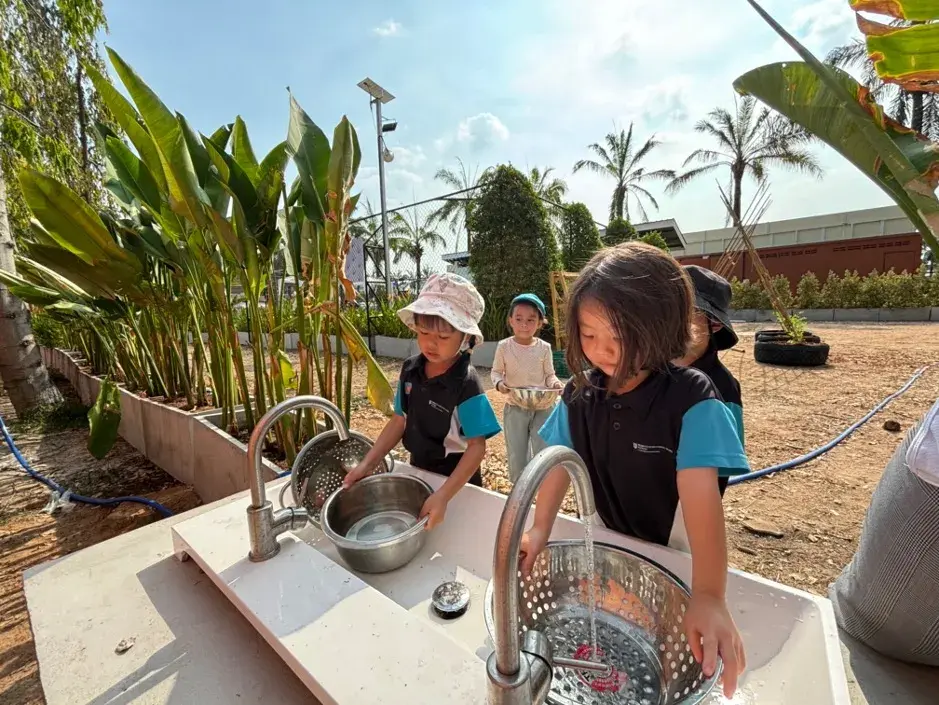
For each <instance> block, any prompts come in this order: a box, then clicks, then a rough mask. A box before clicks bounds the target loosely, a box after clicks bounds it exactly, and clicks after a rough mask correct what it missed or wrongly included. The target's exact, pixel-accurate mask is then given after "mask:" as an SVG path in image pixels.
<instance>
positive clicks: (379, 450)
mask: <svg viewBox="0 0 939 705" xmlns="http://www.w3.org/2000/svg"><path fill="white" fill-rule="evenodd" d="M405 424H407V419H406V418H405V417H404V416H399V415H398V414H395V415H394V416H392V417H391V418H390V419H388V423H386V424H385V427H384V428H383V429H382V431H381V433H380V434H379V436H378V438H377V439H376V440H375V444H374V445H373V446H372V448H371V450H369V451H368V453H366V454H365V457H364V458H362V462H360V463H359V464H358V465H356V466H355V468H354V469H353V470H351V471H350V472H349V473H347V474H346V477H345V479H344V480H343V481H342V486H343V487H350V486H351V485H354V484H355V483H356V482H358V481H359V480H361V479H362V478H363V477H365V476H366V475H368V474H369V473H370V472H372V470H374V469H375V466H376V465H378V463H379V462H381V459H382V458H384V457H385V456H386V455H388V453H389V452H390V451H391V449H392V448H394V447H395V446H396V445H398V443H399V442H400V441H401V439H402V438H403V437H404V427H405Z"/></svg>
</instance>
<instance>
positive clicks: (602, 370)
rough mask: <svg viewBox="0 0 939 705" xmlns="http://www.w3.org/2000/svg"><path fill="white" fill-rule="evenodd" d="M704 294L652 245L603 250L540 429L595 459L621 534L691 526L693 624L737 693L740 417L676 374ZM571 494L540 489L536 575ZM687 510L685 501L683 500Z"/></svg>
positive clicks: (692, 374) (554, 477) (698, 378)
mask: <svg viewBox="0 0 939 705" xmlns="http://www.w3.org/2000/svg"><path fill="white" fill-rule="evenodd" d="M693 302H694V296H693V293H692V290H691V286H690V284H689V281H688V277H687V275H686V274H685V273H684V272H683V271H682V269H681V267H680V266H679V265H678V263H677V262H675V260H674V259H672V258H671V257H670V256H668V255H667V254H665V253H664V252H662V251H661V250H659V249H657V248H655V247H652V246H651V245H646V244H643V243H635V242H632V243H626V244H623V245H619V246H617V247H614V248H609V249H606V250H602V251H600V252H599V253H597V254H596V255H595V256H594V257H593V259H591V260H590V262H589V263H588V264H587V266H586V267H585V268H584V269H583V271H582V272H581V274H580V277H579V278H578V279H577V281H576V282H575V283H574V285H573V287H572V289H571V292H570V298H569V304H568V315H567V332H568V335H567V339H568V341H569V343H568V349H567V363H568V366H569V367H570V369H571V373H572V374H573V375H574V377H573V379H572V380H571V382H569V383H568V385H567V386H566V388H565V389H564V393H563V395H562V398H561V403H559V404H558V405H557V406H556V407H555V408H554V411H553V412H552V414H551V417H550V418H549V419H548V421H547V422H546V423H545V425H544V427H543V428H542V429H541V432H540V433H541V436H542V438H543V439H544V441H545V443H547V444H548V445H563V446H567V447H568V448H573V449H574V450H575V451H577V453H578V454H580V456H581V457H582V458H583V459H584V462H585V463H586V464H587V467H588V469H589V472H590V479H591V484H592V485H593V491H594V493H595V496H596V505H597V511H598V513H599V514H600V518H601V519H602V520H603V521H604V523H605V524H606V526H607V527H608V528H610V529H612V530H614V531H619V532H621V533H624V534H627V535H630V536H635V537H637V538H640V539H642V540H645V541H651V542H654V543H658V544H663V545H667V544H669V543H670V539H671V538H672V537H673V535H676V534H679V533H681V530H682V528H686V529H687V536H688V540H689V542H690V547H691V559H692V585H691V592H692V597H691V604H690V605H689V608H688V612H687V614H686V615H685V619H684V627H685V632H686V634H687V636H688V641H689V643H690V645H691V647H692V651H693V653H694V656H695V658H696V659H697V660H698V661H699V662H700V663H701V664H702V668H703V671H704V673H705V675H706V676H710V675H711V674H713V673H714V670H715V668H716V659H717V655H718V654H720V656H721V657H722V658H723V660H724V667H725V668H724V692H725V694H726V695H727V697H731V696H732V694H733V692H734V690H735V689H736V683H737V677H738V675H739V673H740V672H741V671H742V670H743V667H744V653H743V647H742V645H741V641H740V635H739V634H738V632H737V627H736V626H735V625H734V621H733V619H732V618H731V616H730V612H729V611H728V609H727V603H726V597H725V592H726V582H727V545H726V537H725V529H724V514H723V509H722V506H721V495H720V491H719V489H718V477H719V476H720V475H734V474H740V473H744V472H747V471H748V470H749V465H748V463H747V458H746V456H745V455H744V451H743V446H742V445H741V443H740V438H739V436H738V435H737V431H736V427H735V425H734V419H733V417H732V416H731V414H730V412H729V411H728V409H727V407H726V406H725V405H724V404H723V402H722V401H721V399H720V396H719V395H718V393H717V391H716V390H715V388H714V385H713V384H712V382H711V381H710V380H709V379H708V378H707V376H706V375H704V374H703V373H701V372H699V371H698V370H695V369H692V368H687V367H684V368H683V367H675V366H673V365H672V364H671V362H670V361H671V360H674V359H676V358H679V357H681V356H682V355H683V354H684V352H685V350H686V347H687V343H688V337H689V329H690V320H691V314H692V310H693ZM568 486H569V480H568V475H567V472H566V471H565V470H564V469H563V468H556V469H555V470H553V471H552V473H551V474H550V475H549V477H548V478H547V480H546V481H545V483H544V485H543V486H542V489H541V491H540V492H539V493H538V498H537V505H536V507H535V520H534V524H533V526H532V528H531V529H530V530H529V532H528V533H527V534H526V535H525V536H524V538H523V540H522V551H523V553H524V558H523V562H522V569H523V570H524V571H526V572H530V571H531V569H532V567H533V565H534V562H535V559H536V557H537V555H538V554H539V553H540V552H541V550H542V549H543V548H544V546H545V544H546V542H547V540H548V537H549V535H550V533H551V527H552V526H553V524H554V520H555V517H556V516H557V513H558V509H559V508H560V505H561V501H562V500H563V498H564V494H565V492H566V491H567V488H568ZM679 503H680V504H679Z"/></svg>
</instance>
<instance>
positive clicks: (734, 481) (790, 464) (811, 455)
mask: <svg viewBox="0 0 939 705" xmlns="http://www.w3.org/2000/svg"><path fill="white" fill-rule="evenodd" d="M934 364H939V363H934ZM930 367H933V365H927V366H926V367H921V368H919V369H918V370H916V372H915V374H914V375H913V376H912V377H910V380H909V381H908V382H907V383H906V384H904V385H903V386H902V387H900V388H899V389H898V390H897V391H895V392H894V393H893V394H891V395H890V396H888V397H887V398H886V399H884V400H883V401H882V402H880V403H879V404H878V405H877V406H875V407H874V408H873V409H871V410H870V411H868V412H867V413H866V414H865V415H864V416H863V417H862V418H861V419H860V420H859V421H856V422H855V423H853V424H852V425H851V426H848V428H846V429H845V430H844V431H843V432H842V433H841V435H839V436H837V437H836V438H834V439H833V440H831V441H829V442H828V443H826V444H825V445H823V446H821V447H819V448H816V449H815V450H813V451H810V452H808V453H806V454H805V455H800V456H799V457H798V458H795V459H794V460H788V461H786V462H785V463H780V464H779V465H773V466H771V467H768V468H763V469H762V470H756V471H754V472H750V473H747V474H746V475H737V476H736V477H732V478H730V480H729V481H728V482H727V484H728V485H738V484H740V483H741V482H749V481H750V480H755V479H757V478H758V477H764V476H766V475H772V474H773V473H774V472H782V471H783V470H790V469H792V468H794V467H798V466H799V465H804V464H805V463H807V462H809V461H810V460H815V458H817V457H819V456H820V455H824V454H825V453H827V452H828V451H830V450H831V449H832V448H834V447H835V446H836V445H838V444H839V443H841V442H842V441H843V440H844V439H846V438H847V437H848V436H850V435H851V434H852V433H854V432H855V431H857V430H858V429H859V428H860V427H861V426H863V425H864V424H866V423H867V422H868V421H870V420H871V418H873V416H874V415H875V414H876V413H877V412H879V411H880V410H881V409H883V408H884V407H885V406H887V404H889V403H890V402H892V401H893V400H894V399H896V398H897V397H899V396H900V395H901V394H903V393H905V392H906V391H907V390H909V388H910V387H912V386H913V384H914V383H915V382H916V380H918V379H919V378H920V377H922V376H923V374H924V373H925V372H926V370H928V369H929V368H930Z"/></svg>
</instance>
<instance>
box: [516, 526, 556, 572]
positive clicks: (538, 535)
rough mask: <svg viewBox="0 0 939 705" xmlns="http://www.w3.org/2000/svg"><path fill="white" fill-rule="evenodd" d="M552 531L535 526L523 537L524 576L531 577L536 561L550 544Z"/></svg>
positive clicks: (522, 558) (520, 554) (522, 567)
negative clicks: (549, 539) (549, 538)
mask: <svg viewBox="0 0 939 705" xmlns="http://www.w3.org/2000/svg"><path fill="white" fill-rule="evenodd" d="M550 534H551V532H550V531H545V530H544V529H539V528H538V527H537V526H533V527H532V528H531V529H529V530H528V531H526V532H525V533H524V534H523V535H522V545H521V546H520V547H519V552H518V553H519V558H520V559H521V569H522V575H531V571H532V570H533V569H534V567H535V559H536V558H538V554H539V553H541V551H542V550H543V549H544V547H545V545H546V544H547V543H548V537H549V536H550Z"/></svg>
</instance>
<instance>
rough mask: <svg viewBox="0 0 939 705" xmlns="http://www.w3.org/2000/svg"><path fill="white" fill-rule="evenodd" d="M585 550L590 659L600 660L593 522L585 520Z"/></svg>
mask: <svg viewBox="0 0 939 705" xmlns="http://www.w3.org/2000/svg"><path fill="white" fill-rule="evenodd" d="M584 550H586V551H587V580H588V581H590V582H589V591H590V593H589V594H590V606H589V611H588V614H589V615H590V657H589V660H591V661H596V660H598V655H599V654H598V651H597V576H596V572H597V569H596V565H595V562H594V555H593V524H591V523H590V522H589V521H587V522H584Z"/></svg>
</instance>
